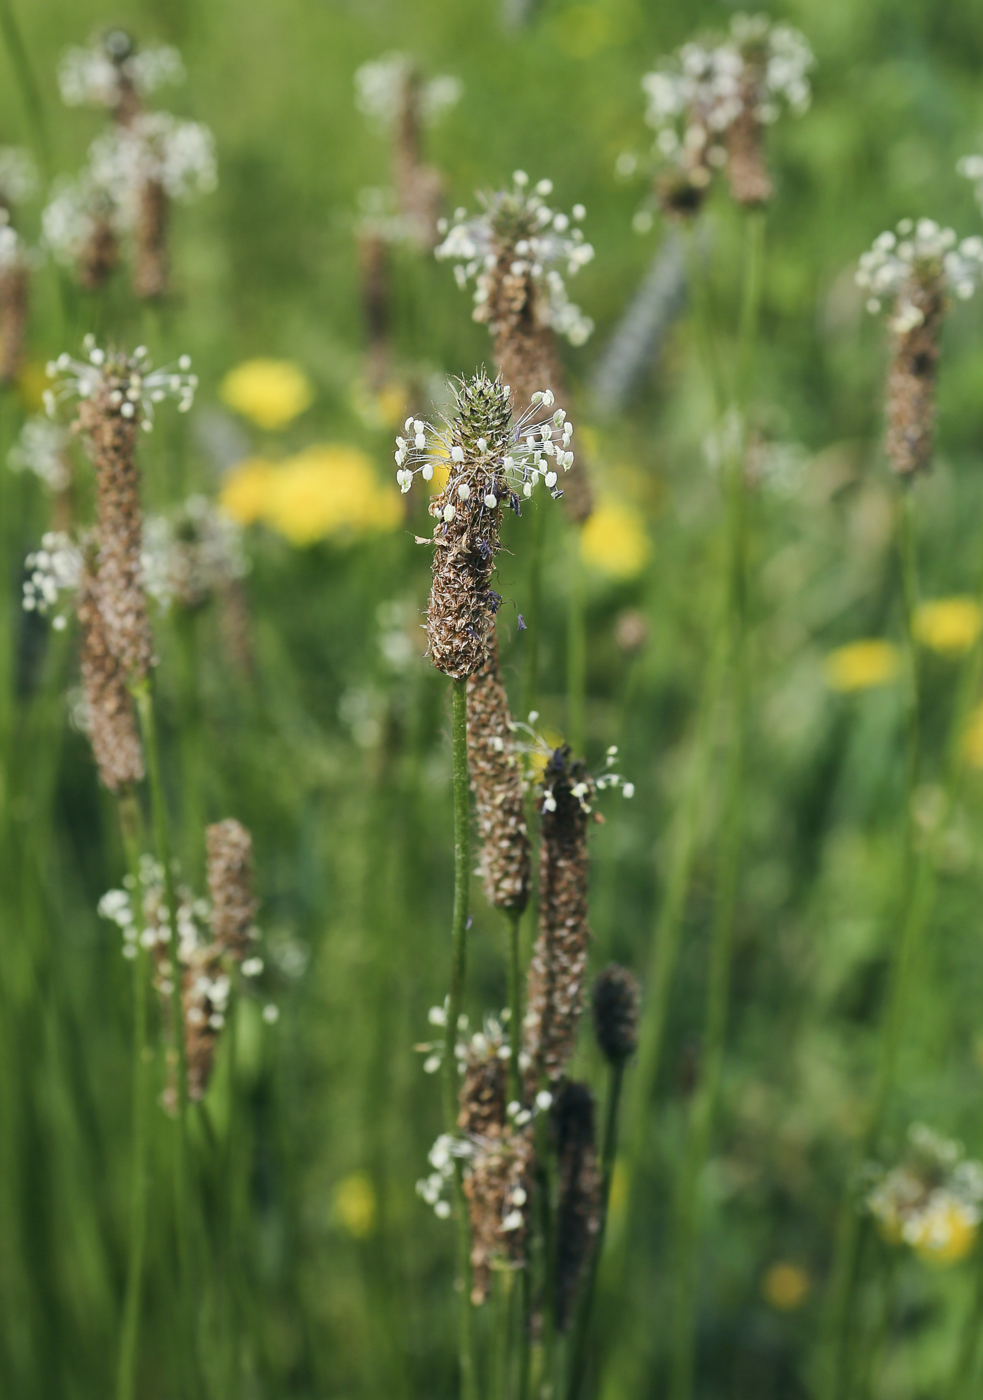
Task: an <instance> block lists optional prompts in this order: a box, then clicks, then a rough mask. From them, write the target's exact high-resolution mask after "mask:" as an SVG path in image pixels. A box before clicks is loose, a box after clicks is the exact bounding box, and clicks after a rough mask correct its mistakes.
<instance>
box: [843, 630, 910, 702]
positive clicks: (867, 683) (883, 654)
mask: <svg viewBox="0 0 983 1400" xmlns="http://www.w3.org/2000/svg"><path fill="white" fill-rule="evenodd" d="M900 669H901V656H900V653H899V652H898V649H897V647H895V646H892V644H891V643H890V642H884V641H879V640H877V639H876V638H871V639H870V640H869V641H864V642H850V643H849V645H848V646H845V647H837V649H836V651H831V652H830V653H829V655H828V656H827V657H826V684H827V685H828V686H829V687H830V689H831V690H839V691H843V692H846V691H850V690H869V689H870V688H871V687H872V686H875V685H885V684H886V683H887V682H888V681H893V680H894V678H895V677H896V676H897V674H898V672H899V671H900Z"/></svg>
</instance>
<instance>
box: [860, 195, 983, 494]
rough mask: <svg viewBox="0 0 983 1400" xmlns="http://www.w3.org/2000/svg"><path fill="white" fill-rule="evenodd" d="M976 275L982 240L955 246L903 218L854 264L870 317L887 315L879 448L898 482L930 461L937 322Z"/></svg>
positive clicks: (951, 237)
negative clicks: (881, 445) (886, 312)
mask: <svg viewBox="0 0 983 1400" xmlns="http://www.w3.org/2000/svg"><path fill="white" fill-rule="evenodd" d="M981 272H983V238H979V237H973V238H964V239H963V240H962V242H961V243H960V242H959V241H958V240H957V238H956V235H955V233H954V231H953V230H952V229H951V228H940V227H939V225H938V224H937V223H935V221H934V220H933V219H919V220H918V221H917V223H915V222H912V220H910V219H904V220H902V222H901V223H900V224H899V225H898V231H897V234H894V233H891V232H886V233H882V234H881V235H880V236H879V237H878V238H876V239H875V240H874V246H873V247H872V248H871V249H870V250H869V252H866V253H864V254H863V256H862V257H861V259H860V266H859V269H858V271H857V283H858V284H859V286H861V287H863V288H864V289H865V290H866V291H867V293H868V300H867V309H868V311H870V312H871V313H872V314H875V315H876V314H877V313H878V312H879V311H880V310H881V309H882V308H883V307H884V306H885V304H887V306H888V307H889V309H890V319H889V321H888V326H889V329H890V331H891V336H892V355H891V365H890V368H889V370H888V381H887V406H886V417H887V429H886V433H885V439H884V450H885V453H886V455H887V458H888V461H889V462H890V463H891V466H892V468H893V469H894V471H895V472H896V473H897V474H898V475H899V476H903V477H905V476H911V475H912V474H913V473H914V472H917V471H920V470H924V469H925V468H927V467H928V466H929V464H930V463H931V460H932V448H933V443H934V429H935V384H936V379H937V376H938V364H939V355H940V351H941V346H940V337H941V332H942V322H943V320H944V318H945V313H946V309H947V306H948V303H949V300H950V297H952V296H955V297H957V298H958V299H959V300H961V301H965V300H967V299H968V298H969V297H971V296H972V295H973V292H974V291H975V289H976V287H977V285H978V283H979V281H980V276H981Z"/></svg>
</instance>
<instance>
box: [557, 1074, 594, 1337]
mask: <svg viewBox="0 0 983 1400" xmlns="http://www.w3.org/2000/svg"><path fill="white" fill-rule="evenodd" d="M551 1117H552V1122H553V1129H554V1132H555V1134H556V1158H557V1164H558V1167H559V1178H560V1181H559V1201H558V1205H557V1214H556V1284H555V1286H556V1302H555V1313H556V1325H557V1327H558V1328H559V1329H560V1331H561V1332H562V1331H565V1330H566V1327H567V1325H568V1323H569V1321H570V1318H571V1315H572V1313H573V1305H574V1303H575V1301H576V1297H577V1288H578V1286H579V1283H580V1279H581V1276H582V1274H583V1269H584V1264H585V1263H586V1261H587V1258H588V1255H589V1254H590V1251H591V1248H592V1246H593V1244H594V1240H595V1238H596V1236H597V1233H598V1230H599V1229H600V1224H601V1176H600V1172H599V1171H598V1166H597V1151H596V1148H595V1145H594V1096H593V1094H592V1093H591V1091H590V1089H589V1088H588V1087H587V1085H586V1084H580V1083H577V1082H576V1081H572V1080H568V1081H566V1083H564V1084H562V1085H561V1086H560V1088H559V1090H558V1092H557V1094H556V1096H555V1098H554V1101H553V1109H552V1113H551Z"/></svg>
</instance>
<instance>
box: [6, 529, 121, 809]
mask: <svg viewBox="0 0 983 1400" xmlns="http://www.w3.org/2000/svg"><path fill="white" fill-rule="evenodd" d="M51 556H52V557H54V556H55V551H51ZM99 593H100V590H99V588H98V584H97V580H96V578H95V577H94V575H93V574H92V573H91V572H90V571H89V569H88V568H84V567H83V568H82V569H81V571H80V575H79V578H78V582H77V591H76V595H75V611H76V615H77V617H78V621H79V628H80V631H81V670H82V688H83V692H84V695H85V709H86V730H87V732H88V736H89V742H90V743H91V745H92V753H93V755H94V757H95V760H96V766H97V768H98V770H99V777H100V779H101V780H102V782H103V783H104V785H105V786H106V787H107V788H108V789H109V791H110V792H122V791H124V790H125V789H126V788H128V787H131V786H132V785H133V784H134V783H138V782H140V781H141V779H142V778H143V774H144V764H143V749H142V747H141V745H140V736H139V734H138V732H137V723H136V713H135V710H134V706H133V697H132V696H131V695H130V692H129V690H128V688H127V684H126V680H127V677H126V673H125V671H124V669H123V667H122V666H121V665H120V663H119V661H118V660H117V658H116V656H115V655H114V654H113V651H112V649H111V647H110V645H109V637H108V635H107V629H106V625H105V620H104V618H103V615H102V610H101V607H100V603H99ZM25 605H26V599H25Z"/></svg>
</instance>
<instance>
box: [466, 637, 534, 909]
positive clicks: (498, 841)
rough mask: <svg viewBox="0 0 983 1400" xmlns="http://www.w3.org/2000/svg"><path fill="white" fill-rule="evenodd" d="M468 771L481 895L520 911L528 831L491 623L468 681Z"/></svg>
mask: <svg viewBox="0 0 983 1400" xmlns="http://www.w3.org/2000/svg"><path fill="white" fill-rule="evenodd" d="M468 769H469V771H470V774H471V787H472V789H473V790H474V796H475V808H476V811H477V817H478V832H479V834H480V836H481V875H482V879H483V880H484V884H485V896H486V898H487V899H488V902H489V904H494V905H495V907H496V908H498V909H514V910H517V911H521V910H523V909H524V908H525V907H526V904H527V903H528V900H529V880H530V856H529V833H528V831H527V829H526V817H525V805H524V794H523V787H522V773H521V771H520V768H519V761H518V757H517V755H516V751H515V741H514V738H513V734H512V716H511V715H510V714H509V702H508V696H507V695H506V693H505V686H504V685H503V684H502V677H501V673H500V671H499V666H498V637H497V635H496V632H495V624H494V622H492V623H491V624H490V625H489V628H488V639H487V651H486V653H485V659H484V661H483V662H482V664H481V666H480V667H479V669H478V670H477V671H475V673H474V674H473V675H472V676H469V678H468Z"/></svg>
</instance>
